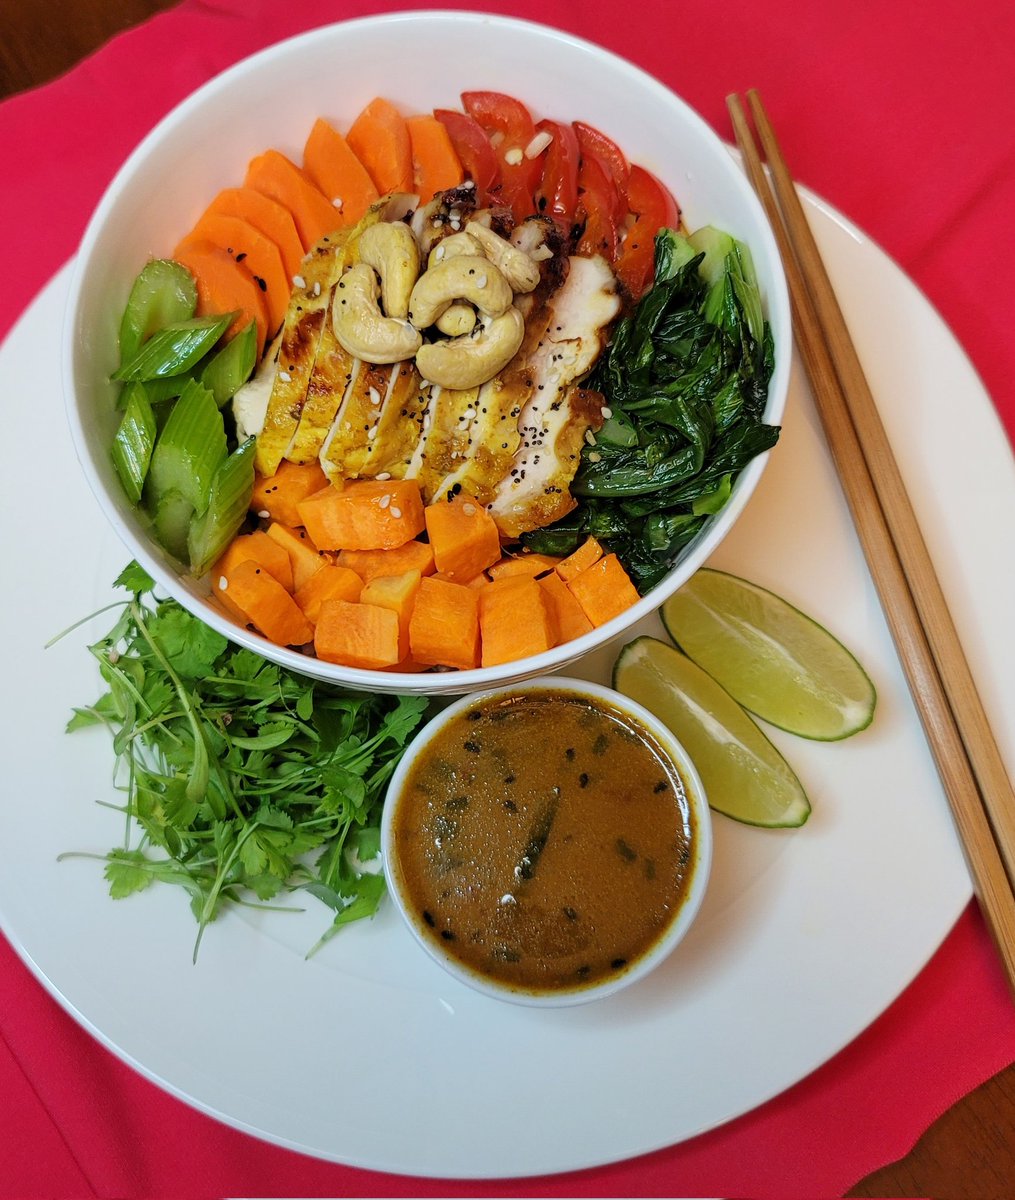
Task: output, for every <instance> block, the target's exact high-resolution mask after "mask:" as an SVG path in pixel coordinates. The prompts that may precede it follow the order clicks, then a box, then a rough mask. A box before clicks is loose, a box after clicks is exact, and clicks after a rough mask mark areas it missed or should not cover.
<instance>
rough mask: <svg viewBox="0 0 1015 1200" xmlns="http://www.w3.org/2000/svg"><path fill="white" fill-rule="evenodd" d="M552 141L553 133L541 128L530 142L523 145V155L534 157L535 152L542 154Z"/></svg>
mask: <svg viewBox="0 0 1015 1200" xmlns="http://www.w3.org/2000/svg"><path fill="white" fill-rule="evenodd" d="M552 141H553V134H552V133H550V132H549V130H546V129H544V130H542V131H541V132H540V133H537V134H536V136H535V137H534V138H533V139H532V141H531V142H529V144H528V145H527V146H526V147H525V157H526V158H535V157H536V155H537V154H542V153H543V151H544V150H545V149H546V147H547V146H549V144H550V143H551V142H552Z"/></svg>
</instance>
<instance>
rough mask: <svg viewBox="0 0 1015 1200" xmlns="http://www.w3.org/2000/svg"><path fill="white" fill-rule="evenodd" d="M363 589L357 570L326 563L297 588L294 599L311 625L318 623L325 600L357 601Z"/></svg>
mask: <svg viewBox="0 0 1015 1200" xmlns="http://www.w3.org/2000/svg"><path fill="white" fill-rule="evenodd" d="M362 590H363V580H362V579H360V577H359V576H358V575H357V574H356V572H355V571H350V570H348V569H347V568H346V567H336V566H332V565H331V564H330V563H325V565H324V566H323V567H321V569H320V570H319V571H315V572H314V573H313V575H311V576H310V578H309V579H308V580H307V581H306V583H304V584H303V586H302V587H300V588H297V589H296V593H295V595H294V596H293V599H294V600H295V601H296V603H297V604H298V605H299V606H300V608H302V609H303V612H304V614H305V616H306V618H307V620H308V621H309V622H310V623H311V625H316V624H317V621H318V619H319V618H320V615H321V605H322V604H323V603H324V601H325V600H348V601H349V602H350V603H355V602H356V601H357V600H358V599H359V597H360V592H361V591H362Z"/></svg>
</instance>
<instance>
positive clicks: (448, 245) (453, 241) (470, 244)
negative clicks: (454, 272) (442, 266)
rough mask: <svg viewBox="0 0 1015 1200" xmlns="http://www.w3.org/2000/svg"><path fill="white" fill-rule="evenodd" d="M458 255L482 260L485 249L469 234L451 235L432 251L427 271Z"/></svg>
mask: <svg viewBox="0 0 1015 1200" xmlns="http://www.w3.org/2000/svg"><path fill="white" fill-rule="evenodd" d="M458 254H471V255H472V256H473V257H478V258H482V257H483V249H482V247H481V246H480V244H479V242H477V241H476V239H475V238H474V237H471V236H470V235H469V234H467V233H449V234H448V236H447V237H446V238H441V240H440V241H439V242H438V243H437V245H436V246H434V248H433V249H432V250H431V251H430V257H429V258H428V259H427V260H426V265H427V270H429V269H430V268H431V267H435V266H436V265H437V264H438V263H439V262H443V261H444V260H445V259H448V258H454V257H455V256H456V255H458Z"/></svg>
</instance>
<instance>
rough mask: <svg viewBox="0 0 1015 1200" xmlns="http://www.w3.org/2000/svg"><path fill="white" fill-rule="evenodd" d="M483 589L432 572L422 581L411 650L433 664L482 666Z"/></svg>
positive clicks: (465, 667) (412, 625)
mask: <svg viewBox="0 0 1015 1200" xmlns="http://www.w3.org/2000/svg"><path fill="white" fill-rule="evenodd" d="M479 595H480V593H479V591H476V590H474V589H473V588H469V587H464V586H463V585H462V584H460V583H449V582H448V581H447V580H445V579H436V578H434V576H432V575H429V576H426V577H425V578H423V579H421V580H420V584H419V591H418V592H417V594H416V603H415V605H414V606H413V610H412V618H411V619H410V621H409V652H410V653H411V655H412V657H413V658H414V659H415V660H416V662H418V663H423V664H424V665H426V666H429V667H435V666H440V667H458V668H460V669H461V670H463V671H467V670H470V669H471V668H472V667H475V666H478V665H479Z"/></svg>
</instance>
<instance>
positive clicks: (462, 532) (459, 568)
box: [424, 492, 500, 583]
mask: <svg viewBox="0 0 1015 1200" xmlns="http://www.w3.org/2000/svg"><path fill="white" fill-rule="evenodd" d="M424 515H425V517H426V532H427V536H428V537H429V538H430V545H431V546H433V557H434V562H435V563H436V564H437V570H438V571H439V572H440V574H441V575H445V576H447V578H448V579H453V580H455V581H456V582H459V583H468V582H469V580H471V579H475V577H476V576H477V575H478V574H479V573H480V571H485V570H486V568H487V567H490V566H493V564H494V563H495V562H497V561H498V559H499V558H500V535H499V534H498V532H497V526H496V524H495V522H494V519H493V517H491V516H490V514H489V513H488V512H487V511H486V509H485V508H484V507H483V505H482V504H480V503H479V502H478V501H477V500H475V499H473V497H471V496H469V495H467V494H466V493H465V492H460V493H459V494H458V495H457V496H454V497H453V498H452V499H450V500H437V501H435V502H434V503H433V504H429V505H427V508H426V512H425V514H424Z"/></svg>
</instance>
